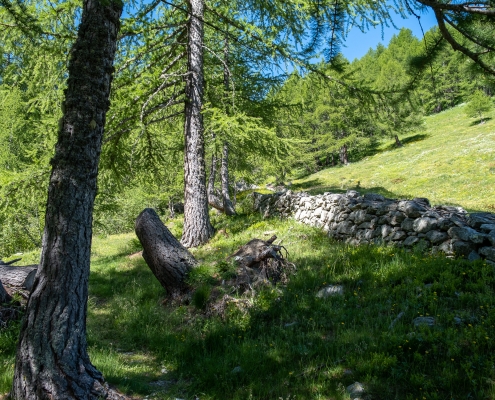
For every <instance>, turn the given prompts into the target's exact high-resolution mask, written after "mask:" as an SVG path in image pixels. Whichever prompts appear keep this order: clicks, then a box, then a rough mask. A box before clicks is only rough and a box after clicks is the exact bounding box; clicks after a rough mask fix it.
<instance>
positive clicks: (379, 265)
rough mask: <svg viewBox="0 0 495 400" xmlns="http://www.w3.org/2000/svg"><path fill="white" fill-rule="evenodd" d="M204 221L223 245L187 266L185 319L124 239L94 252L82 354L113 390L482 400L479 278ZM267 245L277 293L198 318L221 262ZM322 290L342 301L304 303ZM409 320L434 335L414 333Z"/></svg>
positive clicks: (296, 231)
mask: <svg viewBox="0 0 495 400" xmlns="http://www.w3.org/2000/svg"><path fill="white" fill-rule="evenodd" d="M214 220H215V223H216V226H217V227H219V228H223V229H224V230H226V232H227V236H225V235H224V234H220V233H219V234H217V236H216V237H215V238H214V239H213V240H212V241H211V242H210V243H209V244H208V245H206V246H204V247H202V248H200V249H197V250H195V252H194V253H195V256H196V257H197V258H198V259H199V260H201V266H200V268H199V269H198V270H197V271H195V272H194V274H192V276H191V277H190V279H189V281H190V283H191V285H193V286H194V287H195V288H198V289H199V293H200V294H199V295H198V296H199V297H200V300H198V304H196V305H194V304H191V305H188V306H180V307H177V306H176V307H174V306H171V305H169V304H168V303H164V302H163V301H164V300H165V291H164V290H163V289H162V287H161V286H160V285H159V283H158V282H157V280H156V279H155V278H154V277H153V275H152V273H151V272H150V270H149V268H148V267H147V266H146V264H145V263H144V261H143V259H142V258H141V257H139V255H136V254H135V253H136V251H138V250H139V246H138V244H137V241H136V239H135V237H134V235H133V234H127V235H116V236H108V237H96V238H95V239H94V246H93V260H92V266H91V268H92V270H91V276H90V298H89V309H88V342H89V351H90V356H91V359H92V361H93V362H94V364H95V365H96V366H97V367H98V368H99V369H100V370H101V371H102V372H103V373H104V375H105V377H106V379H107V380H108V381H109V382H110V383H112V384H114V385H116V386H117V387H118V388H120V389H121V390H123V391H125V392H127V393H132V394H133V395H134V396H136V397H137V398H144V397H147V398H148V399H151V398H155V399H174V398H184V399H191V398H194V396H198V397H199V398H201V399H249V398H253V399H279V398H283V399H287V398H291V399H292V398H299V399H346V398H347V397H346V395H345V394H344V393H343V391H342V388H343V387H345V386H347V385H349V384H351V383H353V382H355V381H359V382H362V383H364V384H365V385H367V387H368V391H369V393H370V394H371V395H372V396H373V398H374V399H395V398H397V399H423V398H426V399H466V398H473V399H474V398H476V399H483V398H487V399H488V398H494V397H495V387H494V383H495V376H494V375H495V369H494V363H495V344H494V341H493V331H494V326H495V301H494V299H495V298H494V296H493V291H494V289H495V276H494V271H493V268H492V267H489V266H487V265H486V264H484V263H483V262H477V263H468V262H466V261H462V260H458V261H454V260H449V259H445V258H444V257H431V256H423V255H420V254H417V253H414V252H409V253H407V252H402V251H399V250H397V249H394V248H391V247H349V246H347V245H344V244H341V243H335V242H333V241H331V240H330V239H328V238H327V237H326V236H325V235H324V234H323V233H322V232H320V231H318V230H317V229H314V228H310V227H307V226H303V225H299V224H297V223H296V222H295V221H280V220H265V221H263V220H260V219H259V218H258V217H257V216H237V217H235V218H231V219H227V218H224V217H222V216H215V217H214ZM173 225H174V226H176V227H180V226H181V224H180V222H179V221H174V222H173ZM272 234H276V235H277V236H278V237H279V239H281V240H283V242H282V244H284V245H285V247H286V248H287V249H288V251H289V253H290V260H291V261H292V262H294V263H295V264H296V266H297V268H298V271H297V273H296V275H295V276H293V277H292V279H291V281H290V283H289V285H288V286H286V287H273V288H266V289H264V290H261V291H259V292H258V293H257V294H256V296H254V297H253V298H252V304H253V306H252V308H250V309H249V310H248V311H240V310H238V309H237V308H235V307H231V308H229V309H228V311H227V313H226V317H225V318H224V319H221V318H220V317H210V318H206V317H205V316H204V314H203V311H202V307H203V303H202V302H203V301H204V297H205V296H207V295H208V293H209V292H210V289H211V285H212V284H213V283H214V282H217V281H218V278H219V277H221V276H223V274H228V273H231V272H232V270H231V269H230V266H229V264H228V263H226V262H223V261H224V260H225V257H226V255H228V254H230V253H232V252H233V251H234V250H235V249H236V248H237V247H238V246H240V245H242V244H244V243H245V242H246V241H248V240H249V239H252V238H254V237H258V238H268V237H270V236H271V235H272ZM133 254H134V255H133ZM329 284H340V285H343V286H344V289H345V292H344V296H336V297H331V298H327V299H320V298H317V297H316V293H317V292H318V291H319V290H320V289H321V288H323V287H325V286H327V285H329ZM193 303H195V302H194V301H193ZM401 312H403V313H404V314H403V316H402V318H400V319H399V320H398V321H397V322H396V323H395V325H394V326H393V327H391V323H392V321H394V320H395V319H396V318H397V316H398V315H399V314H400V313H401ZM417 316H434V317H435V318H436V325H435V326H434V327H433V328H425V327H420V328H416V327H414V325H413V324H412V320H413V319H414V318H415V317H417ZM454 317H458V318H461V319H462V322H461V323H460V324H459V325H457V324H456V322H455V320H454ZM18 327H19V326H18V324H14V325H13V326H11V327H10V328H9V329H7V330H3V331H1V333H0V365H2V366H5V368H2V372H1V375H0V393H2V392H6V391H8V389H9V386H10V380H11V376H12V371H13V354H14V347H15V341H16V338H17V330H18ZM238 367H239V368H238Z"/></svg>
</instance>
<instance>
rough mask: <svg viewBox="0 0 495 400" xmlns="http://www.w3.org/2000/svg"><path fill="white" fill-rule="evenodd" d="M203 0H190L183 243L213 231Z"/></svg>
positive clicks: (192, 244) (193, 242)
mask: <svg viewBox="0 0 495 400" xmlns="http://www.w3.org/2000/svg"><path fill="white" fill-rule="evenodd" d="M203 1H204V0H189V12H190V18H189V24H188V27H189V30H188V44H187V72H188V75H187V78H186V98H187V99H186V106H185V116H186V119H185V124H184V137H185V149H184V231H183V234H182V239H181V242H182V244H183V245H184V246H186V247H196V246H199V245H201V244H204V243H206V242H207V241H208V240H209V239H210V238H211V237H212V236H213V234H214V229H213V226H212V225H211V223H210V216H209V214H208V195H207V193H206V172H205V149H204V136H203V117H202V115H201V106H202V104H203V85H204V83H203V17H204V2H203Z"/></svg>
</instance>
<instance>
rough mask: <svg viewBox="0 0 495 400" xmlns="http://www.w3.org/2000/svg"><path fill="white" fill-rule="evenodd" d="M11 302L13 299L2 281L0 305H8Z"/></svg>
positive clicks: (0, 284) (0, 283) (0, 282)
mask: <svg viewBox="0 0 495 400" xmlns="http://www.w3.org/2000/svg"><path fill="white" fill-rule="evenodd" d="M10 300H12V297H11V296H10V294H8V293H7V291H6V290H5V288H4V287H3V285H2V281H1V280H0V304H4V303H8V302H9V301H10Z"/></svg>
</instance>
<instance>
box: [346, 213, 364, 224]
mask: <svg viewBox="0 0 495 400" xmlns="http://www.w3.org/2000/svg"><path fill="white" fill-rule="evenodd" d="M349 219H350V220H352V221H354V223H356V224H360V223H362V222H364V221H365V220H366V211H365V210H357V211H353V212H352V213H350V214H349Z"/></svg>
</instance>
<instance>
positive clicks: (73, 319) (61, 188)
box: [11, 0, 124, 400]
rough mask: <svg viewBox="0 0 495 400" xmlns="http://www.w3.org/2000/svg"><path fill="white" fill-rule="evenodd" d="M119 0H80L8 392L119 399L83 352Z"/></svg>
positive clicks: (27, 395)
mask: <svg viewBox="0 0 495 400" xmlns="http://www.w3.org/2000/svg"><path fill="white" fill-rule="evenodd" d="M121 13H122V3H121V2H119V1H118V0H108V1H97V0H96V1H95V0H84V3H83V9H82V16H81V23H80V26H79V30H78V35H77V38H76V40H75V42H74V45H73V48H72V51H71V58H70V61H69V67H68V82H67V89H66V90H65V101H64V104H63V110H64V114H63V117H62V119H61V121H60V124H59V131H58V141H57V144H56V147H55V155H54V157H53V159H52V160H51V165H52V173H51V176H50V183H49V187H48V200H47V207H46V216H45V230H44V234H43V244H42V254H41V260H40V266H39V269H38V272H37V274H36V277H35V280H34V286H33V290H32V292H31V296H30V298H29V300H28V304H27V310H26V315H25V317H24V320H23V323H22V327H21V333H20V339H19V344H18V347H17V355H16V361H15V372H14V381H13V386H12V392H11V397H12V398H14V399H16V400H23V399H29V400H35V399H64V400H65V399H78V400H81V399H91V400H93V399H94V400H96V399H102V398H103V399H122V398H124V397H123V396H120V395H119V394H117V393H116V392H115V391H113V390H111V389H109V387H108V385H106V384H105V382H104V380H103V376H102V374H101V373H100V372H99V371H98V370H97V369H96V368H95V367H94V366H93V365H92V364H91V362H90V360H89V356H88V353H87V342H86V311H87V299H88V278H89V264H90V253H91V235H92V226H91V225H92V217H93V205H94V198H95V195H96V178H97V175H98V161H99V157H100V152H101V143H102V137H103V129H104V126H105V117H106V112H107V110H108V107H109V94H110V84H111V80H112V73H113V59H114V56H115V49H116V40H117V34H118V30H119V25H120V22H119V19H120V15H121Z"/></svg>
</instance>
